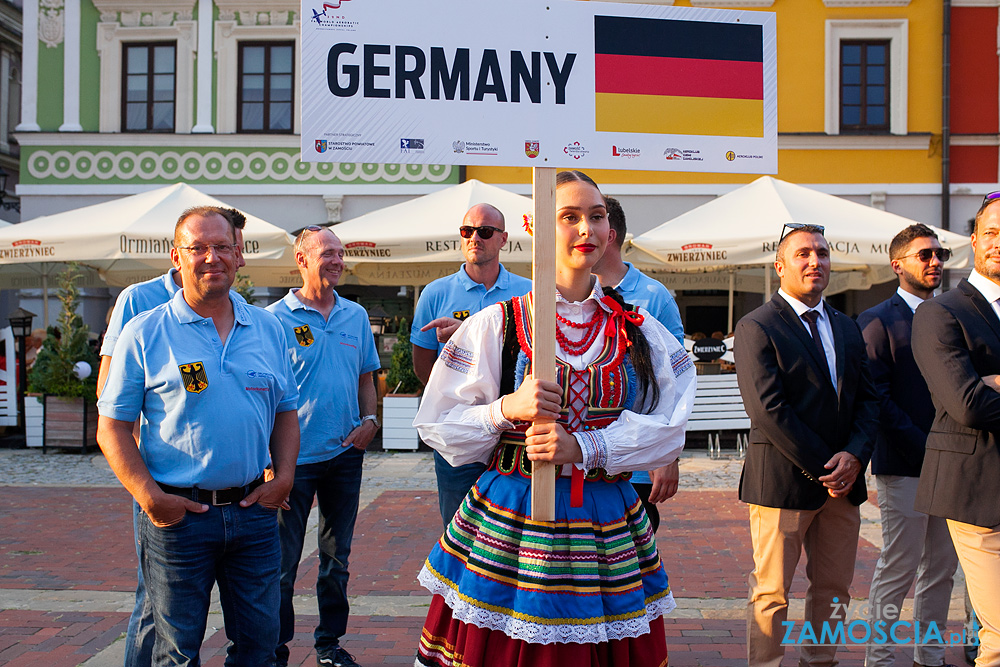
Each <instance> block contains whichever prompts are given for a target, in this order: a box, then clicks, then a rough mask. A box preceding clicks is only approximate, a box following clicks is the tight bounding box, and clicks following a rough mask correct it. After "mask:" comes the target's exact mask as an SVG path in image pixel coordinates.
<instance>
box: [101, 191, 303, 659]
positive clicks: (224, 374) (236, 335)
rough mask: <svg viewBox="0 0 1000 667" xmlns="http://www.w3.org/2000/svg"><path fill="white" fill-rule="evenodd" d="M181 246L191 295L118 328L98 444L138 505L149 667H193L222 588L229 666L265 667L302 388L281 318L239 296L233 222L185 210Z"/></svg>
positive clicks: (177, 239) (273, 635)
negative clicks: (281, 516)
mask: <svg viewBox="0 0 1000 667" xmlns="http://www.w3.org/2000/svg"><path fill="white" fill-rule="evenodd" d="M174 246H175V247H174V248H173V249H172V250H171V253H170V254H171V260H172V262H173V263H174V266H175V267H176V268H177V269H178V270H179V273H180V275H181V281H182V283H183V285H184V288H183V289H182V290H180V291H178V292H177V293H176V294H175V295H174V296H173V298H172V299H171V300H170V301H169V302H168V303H165V304H163V305H161V306H158V307H156V308H154V309H152V310H149V311H146V312H145V313H141V314H139V315H137V316H136V317H134V318H132V319H131V320H130V321H129V322H128V323H127V324H126V325H125V327H124V328H123V330H122V333H121V335H120V336H119V338H118V341H117V343H116V344H115V350H114V355H113V357H112V361H111V368H110V372H109V373H108V380H107V383H106V384H105V386H104V388H103V391H102V393H101V398H100V400H99V401H98V409H99V411H100V418H99V421H98V442H99V443H100V445H101V449H102V450H103V452H104V454H105V456H106V457H107V460H108V463H109V465H110V466H111V468H112V470H113V471H114V472H115V474H116V475H117V476H118V479H119V480H121V482H122V484H123V485H124V486H125V487H126V488H127V489H128V491H129V493H131V494H132V496H133V498H135V500H136V502H137V503H138V504H139V505H140V506H141V508H142V510H143V514H142V516H141V517H140V518H139V521H140V525H139V530H138V533H139V538H140V539H139V541H140V544H141V548H140V567H141V568H142V573H143V579H144V582H145V586H146V595H147V599H148V601H149V604H150V605H151V607H152V610H153V618H154V621H155V626H156V627H155V631H156V640H155V644H154V649H153V658H152V660H153V664H154V665H193V664H198V660H199V658H198V653H199V650H200V647H201V641H202V637H203V636H204V632H205V625H206V622H207V618H208V607H209V602H210V598H211V592H212V586H213V584H214V583H215V582H216V579H217V580H218V584H219V589H220V592H221V594H222V607H223V614H224V618H225V621H226V632H227V636H228V637H229V639H230V640H231V642H232V644H231V645H230V647H229V649H228V653H229V656H228V658H227V664H229V665H246V666H247V667H259V665H267V664H270V662H271V661H273V651H274V643H275V642H276V641H277V637H278V622H277V612H278V606H279V593H278V578H279V570H280V547H279V543H278V527H277V510H278V508H279V507H280V506H281V504H282V503H283V502H284V501H285V499H286V498H287V496H288V493H289V491H290V490H291V486H292V481H293V479H294V468H295V458H296V456H297V455H298V420H297V419H296V415H295V409H296V406H297V405H298V392H297V390H296V387H295V378H294V376H293V374H292V370H291V365H290V363H289V361H288V357H287V355H285V354H284V350H283V349H282V343H283V337H282V334H281V328H280V324H279V323H278V321H277V320H276V319H275V318H274V317H273V316H272V315H270V314H268V313H265V312H264V311H262V310H260V309H257V308H252V307H250V306H248V305H247V304H246V303H245V302H243V301H242V300H240V299H237V298H235V297H232V296H231V295H230V292H229V288H230V287H231V286H232V283H233V279H234V277H235V273H236V266H237V263H238V259H237V257H238V255H237V247H236V246H237V243H236V234H235V228H234V227H233V224H232V222H231V220H230V219H229V218H227V217H225V216H224V215H222V214H220V213H219V212H217V210H214V209H213V208H212V207H197V208H194V209H189V210H188V211H186V212H185V213H184V215H182V216H181V219H180V220H179V221H178V223H177V226H176V227H175V231H174ZM140 414H141V415H142V416H143V417H144V419H143V422H142V424H141V426H140V435H139V446H138V448H136V443H135V440H134V439H133V424H134V422H135V420H136V419H137V418H138V417H139V416H140ZM269 462H270V463H271V465H272V467H273V470H274V477H273V479H272V480H271V481H268V482H264V481H263V470H264V468H265V466H267V465H268V463H269Z"/></svg>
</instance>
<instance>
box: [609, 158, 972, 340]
mask: <svg viewBox="0 0 1000 667" xmlns="http://www.w3.org/2000/svg"><path fill="white" fill-rule="evenodd" d="M786 222H798V223H809V224H814V225H821V226H823V227H825V228H826V232H825V235H826V238H827V240H828V241H829V243H830V249H831V251H832V253H831V259H832V267H833V270H834V271H835V272H836V273H834V274H833V276H832V277H831V281H830V287H829V288H828V289H827V292H826V293H827V294H835V293H837V292H841V291H844V290H848V289H867V288H869V287H870V286H871V285H874V284H877V283H881V282H886V281H888V280H892V279H893V278H894V277H895V274H894V273H893V271H892V267H891V266H890V265H889V243H890V242H891V241H892V238H893V237H894V236H895V235H896V234H897V233H899V231H900V230H902V229H903V228H904V227H907V226H908V225H911V224H914V221H913V220H910V219H908V218H904V217H902V216H899V215H896V214H894V213H888V212H886V211H881V210H879V209H876V208H872V207H870V206H864V205H863V204H857V203H855V202H852V201H848V200H846V199H842V198H840V197H835V196H833V195H828V194H825V193H822V192H818V191H816V190H812V189H810V188H806V187H803V186H801V185H795V184H792V183H788V182H786V181H781V180H778V179H776V178H772V177H770V176H763V177H761V178H758V179H757V180H755V181H754V182H752V183H750V184H749V185H745V186H743V187H741V188H738V189H736V190H733V191H732V192H730V193H728V194H725V195H723V196H721V197H718V198H717V199H714V200H712V201H710V202H707V203H705V204H702V205H701V206H699V207H698V208H695V209H693V210H691V211H688V212H687V213H684V214H682V215H679V216H677V217H676V218H674V219H673V220H670V221H668V222H665V223H663V224H662V225H660V226H659V227H656V228H654V229H651V230H649V231H648V232H645V233H644V234H641V235H639V236H637V237H635V238H633V239H632V240H631V243H630V244H629V247H628V248H627V250H626V252H625V258H626V259H627V260H628V261H630V262H632V263H633V264H635V265H636V266H637V267H638V268H640V269H642V270H644V271H650V272H653V273H658V272H666V273H685V274H691V273H705V272H725V273H728V274H729V275H728V277H727V279H728V283H729V291H730V300H729V303H730V308H729V310H730V316H729V319H730V323H729V329H730V330H732V292H733V290H734V289H735V288H736V283H737V282H742V283H743V284H744V286H746V287H749V286H750V285H751V284H753V285H755V286H763V290H761V289H760V287H756V289H753V291H762V292H763V293H764V294H765V298H767V296H768V295H770V293H771V278H772V273H773V269H772V268H771V267H772V265H773V262H774V253H775V250H776V247H777V244H778V239H779V237H780V236H781V232H782V228H783V226H784V224H785V223H786ZM935 231H936V232H937V233H938V235H939V237H940V238H941V245H943V246H944V247H946V248H950V249H951V250H952V252H953V255H952V258H951V260H949V261H948V263H947V264H946V266H947V268H952V269H958V268H963V267H965V266H967V265H968V263H969V255H970V249H971V244H970V242H969V238H968V236H962V235H959V234H954V233H952V232H946V231H944V230H940V229H935ZM751 268H755V269H756V270H755V271H753V272H752V273H751V272H749V271H746V270H745V269H751ZM748 274H751V275H748ZM752 274H756V275H752ZM666 282H670V281H666ZM692 289H694V288H693V287H692Z"/></svg>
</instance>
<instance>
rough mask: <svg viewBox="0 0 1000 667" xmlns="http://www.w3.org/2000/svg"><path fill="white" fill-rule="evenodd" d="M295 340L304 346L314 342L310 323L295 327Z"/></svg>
mask: <svg viewBox="0 0 1000 667" xmlns="http://www.w3.org/2000/svg"><path fill="white" fill-rule="evenodd" d="M293 331H295V340H297V341H298V342H299V345H301V346H302V347H309V346H310V345H312V344H313V340H314V339H313V332H312V330H311V329H310V328H309V325H308V324H303V325H302V326H300V327H295V328H294V329H293Z"/></svg>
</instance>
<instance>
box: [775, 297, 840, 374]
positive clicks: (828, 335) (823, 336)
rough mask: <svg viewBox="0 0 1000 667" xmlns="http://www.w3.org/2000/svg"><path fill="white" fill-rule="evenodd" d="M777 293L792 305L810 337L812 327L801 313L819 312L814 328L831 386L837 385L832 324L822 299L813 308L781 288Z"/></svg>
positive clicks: (835, 351)
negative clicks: (817, 335)
mask: <svg viewBox="0 0 1000 667" xmlns="http://www.w3.org/2000/svg"><path fill="white" fill-rule="evenodd" d="M778 294H780V295H781V298H782V299H784V300H785V301H787V302H788V305H789V306H791V307H792V310H794V311H795V314H796V315H798V316H799V319H800V320H802V324H803V325H804V326H805V328H806V331H807V332H809V336H810V337H812V329H810V328H809V322H808V321H807V320H805V319H803V317H802V315H803V313H805V312H806V311H808V310H815V311H816V312H817V313H819V318H818V319H817V320H816V328H817V329H819V338H820V341H821V342H822V343H823V351H824V352H826V363H827V365H828V366H829V367H830V379H831V380H832V381H833V386H834V387H836V386H837V349H836V348H835V347H834V345H833V325H831V324H830V318H829V317H828V316H827V314H826V308H824V307H823V303H824V301H823V299H822V298H821V299H820V300H819V305H818V306H816V307H815V308H810V307H809V306H807V305H806V304H804V303H802V302H801V301H799V300H798V299H796V298H795V297H792V296H789V294H788V293H787V292H785V291H784V290H782V289H778Z"/></svg>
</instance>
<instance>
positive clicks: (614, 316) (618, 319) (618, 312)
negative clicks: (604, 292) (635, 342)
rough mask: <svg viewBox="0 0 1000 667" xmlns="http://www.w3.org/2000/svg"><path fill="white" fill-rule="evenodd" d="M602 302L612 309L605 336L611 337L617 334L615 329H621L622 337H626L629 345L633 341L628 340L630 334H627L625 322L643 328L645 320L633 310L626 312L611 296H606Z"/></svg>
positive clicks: (605, 328)
mask: <svg viewBox="0 0 1000 667" xmlns="http://www.w3.org/2000/svg"><path fill="white" fill-rule="evenodd" d="M601 302H602V303H603V304H604V305H605V306H607V307H608V308H610V309H611V317H609V318H608V323H607V324H606V325H605V327H604V335H605V336H610V335H611V334H613V333H614V332H615V329H616V328H618V329H621V332H622V335H623V336H625V340H626V341H627V343H628V344H629V345H631V344H632V341H630V340H629V339H628V334H627V333H625V320H628V321H629V322H631V323H632V324H634V325H636V326H637V327H638V326H642V323H643V321H644V320H645V318H644V317H643V316H642V315H640V314H639V313H637V312H636V311H633V310H625V309H624V308H622V305H621V304H620V303H618V302H617V301H615V300H614V298H612V297H610V296H605V297H602V298H601Z"/></svg>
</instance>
